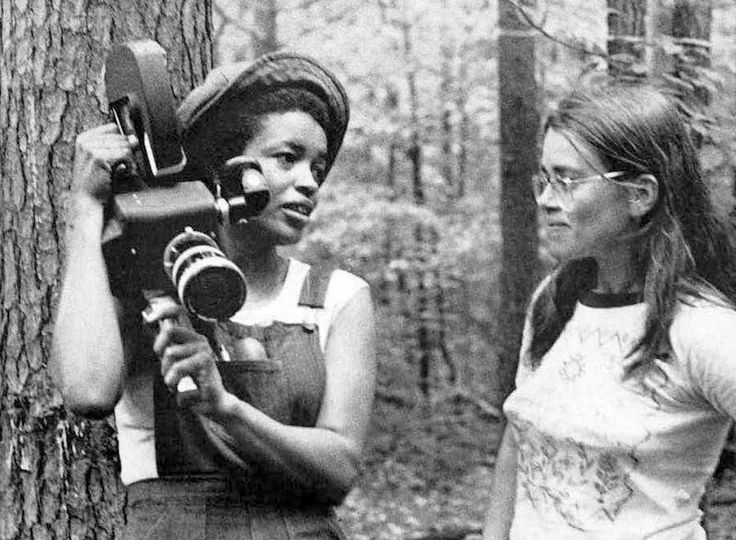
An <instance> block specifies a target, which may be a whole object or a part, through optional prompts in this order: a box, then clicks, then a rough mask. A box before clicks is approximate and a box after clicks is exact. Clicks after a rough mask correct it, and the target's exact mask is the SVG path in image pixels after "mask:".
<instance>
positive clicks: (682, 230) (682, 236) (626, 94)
mask: <svg viewBox="0 0 736 540" xmlns="http://www.w3.org/2000/svg"><path fill="white" fill-rule="evenodd" d="M549 129H554V130H555V131H558V132H560V133H563V134H566V135H568V136H572V137H575V138H577V139H579V140H581V141H584V142H585V143H587V144H588V145H589V146H590V147H591V148H592V149H593V150H594V151H595V152H596V153H597V154H598V156H599V157H600V158H601V159H602V161H603V163H604V164H605V165H606V167H607V168H608V170H615V171H624V172H629V173H631V175H632V176H636V175H640V174H651V175H653V176H654V177H655V178H656V179H657V181H658V183H659V196H658V200H657V201H656V203H655V205H654V207H653V208H652V210H651V211H650V212H649V213H648V214H647V215H646V216H645V219H644V220H643V221H642V228H641V230H640V231H639V234H638V235H637V236H636V237H635V239H634V240H633V243H634V245H633V249H632V252H633V254H634V272H635V275H634V276H633V277H635V278H636V279H637V281H638V283H640V284H642V285H643V301H644V302H645V303H646V305H647V311H646V322H645V327H644V333H643V336H642V338H641V339H640V341H639V342H638V343H637V345H636V346H635V347H634V348H633V350H632V351H630V352H629V357H632V355H633V354H634V353H635V352H641V353H642V354H640V355H637V357H636V359H635V360H634V361H633V362H631V363H629V365H628V367H627V373H631V372H632V371H633V370H634V369H636V368H637V367H640V366H641V365H642V364H643V363H648V361H650V360H651V359H653V358H654V357H655V356H656V355H658V354H660V353H662V352H664V351H666V349H667V347H668V345H669V340H668V334H669V329H670V326H671V324H672V320H673V317H674V314H675V310H676V307H677V303H678V302H681V301H685V302H686V301H688V299H692V298H702V297H704V296H708V297H710V298H717V299H719V301H721V302H722V303H724V304H726V305H731V306H732V305H734V304H736V246H735V245H734V234H733V227H732V225H731V223H730V222H729V221H728V220H727V219H726V218H725V217H722V216H719V215H717V212H716V211H715V209H714V207H713V204H712V202H711V199H710V194H709V190H708V188H707V186H706V184H705V182H704V181H703V175H702V171H701V167H700V162H699V159H698V155H697V150H696V148H695V146H694V145H693V142H692V140H691V138H690V135H689V132H688V127H687V125H686V123H685V121H684V119H683V117H682V116H681V114H680V113H679V111H678V108H677V105H676V104H675V103H674V102H673V101H671V100H669V99H668V98H667V97H665V96H664V95H663V94H661V93H660V92H658V91H657V90H655V89H654V88H653V87H651V86H648V85H637V86H632V85H622V84H609V85H607V86H604V87H599V88H593V89H586V90H580V91H576V92H573V93H572V94H570V95H569V96H568V97H567V98H565V99H563V100H562V101H561V102H560V103H559V106H558V108H557V110H556V111H555V112H553V113H552V114H551V115H550V116H549V118H548V119H547V122H546V124H545V132H546V131H547V130H549ZM596 278H597V265H596V263H595V261H593V260H592V259H578V260H572V261H567V262H565V263H563V264H561V265H560V266H559V267H558V268H557V269H556V270H555V271H554V273H553V275H552V279H550V280H548V282H547V285H546V286H545V287H544V288H543V289H542V290H541V291H540V292H539V293H538V295H537V297H536V300H535V302H534V305H533V306H532V312H531V328H532V341H531V347H530V351H529V352H530V356H531V362H532V365H534V366H536V365H538V363H539V362H540V361H541V359H542V357H543V356H544V354H546V352H547V351H548V350H549V349H550V348H551V347H552V345H553V344H554V342H555V341H556V340H557V338H558V337H559V335H560V333H561V332H562V330H563V329H564V327H565V324H566V323H567V321H568V320H569V319H570V317H571V316H572V314H573V311H574V308H575V305H576V303H577V301H578V299H579V298H580V297H581V296H582V295H584V294H585V293H587V292H588V291H590V290H591V289H592V288H593V287H595V284H596Z"/></svg>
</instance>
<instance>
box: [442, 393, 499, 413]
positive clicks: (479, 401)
mask: <svg viewBox="0 0 736 540" xmlns="http://www.w3.org/2000/svg"><path fill="white" fill-rule="evenodd" d="M455 398H459V399H462V400H465V401H467V402H468V403H470V404H472V405H475V406H476V407H477V408H478V409H480V411H481V412H482V413H483V414H486V415H488V416H490V417H491V418H497V419H501V418H503V412H501V409H499V408H498V407H495V406H494V405H491V404H490V403H488V402H487V401H486V400H485V399H483V398H479V397H478V396H476V395H473V394H472V393H471V392H470V391H468V390H466V389H465V388H462V387H455V388H453V389H452V391H451V392H450V393H449V395H447V396H445V400H447V401H449V400H451V399H455Z"/></svg>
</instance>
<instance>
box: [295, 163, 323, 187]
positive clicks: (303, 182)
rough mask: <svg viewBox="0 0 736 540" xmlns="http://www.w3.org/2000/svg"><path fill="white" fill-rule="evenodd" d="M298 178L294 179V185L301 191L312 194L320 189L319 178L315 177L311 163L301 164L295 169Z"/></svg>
mask: <svg viewBox="0 0 736 540" xmlns="http://www.w3.org/2000/svg"><path fill="white" fill-rule="evenodd" d="M294 174H295V175H296V179H295V181H294V187H296V188H297V190H299V191H301V192H302V193H304V194H305V195H312V194H314V193H316V192H317V190H318V189H319V184H318V183H317V179H316V178H315V177H314V173H313V172H312V167H311V166H310V164H309V163H304V164H299V165H298V166H297V167H295V169H294Z"/></svg>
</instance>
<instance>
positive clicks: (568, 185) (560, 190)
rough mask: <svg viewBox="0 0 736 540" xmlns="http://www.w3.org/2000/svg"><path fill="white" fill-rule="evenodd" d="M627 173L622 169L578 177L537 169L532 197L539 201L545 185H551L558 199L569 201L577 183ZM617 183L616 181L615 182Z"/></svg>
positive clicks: (618, 176) (613, 177) (607, 178)
mask: <svg viewBox="0 0 736 540" xmlns="http://www.w3.org/2000/svg"><path fill="white" fill-rule="evenodd" d="M627 174H629V173H626V172H623V171H611V172H607V173H599V174H593V175H590V176H582V177H580V178H570V177H569V176H564V175H561V174H557V173H554V172H553V173H548V172H547V171H539V172H538V173H537V174H535V175H533V176H532V189H533V191H534V198H535V199H536V200H537V202H539V199H541V198H542V193H544V190H545V188H546V187H547V186H551V187H552V192H553V193H554V194H555V195H556V196H557V197H558V198H559V199H560V200H564V201H569V200H570V199H571V198H572V192H573V188H574V187H575V185H577V184H582V183H585V182H592V181H593V180H614V179H616V178H620V177H622V176H625V175H627ZM616 183H617V184H618V182H616Z"/></svg>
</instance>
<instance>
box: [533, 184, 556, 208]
mask: <svg viewBox="0 0 736 540" xmlns="http://www.w3.org/2000/svg"><path fill="white" fill-rule="evenodd" d="M535 199H536V201H537V206H539V207H540V208H551V207H557V206H559V194H558V193H557V192H556V191H555V190H554V188H553V187H552V184H551V183H549V182H547V183H545V184H544V185H543V186H542V191H541V192H540V193H539V195H538V196H537V197H535Z"/></svg>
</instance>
